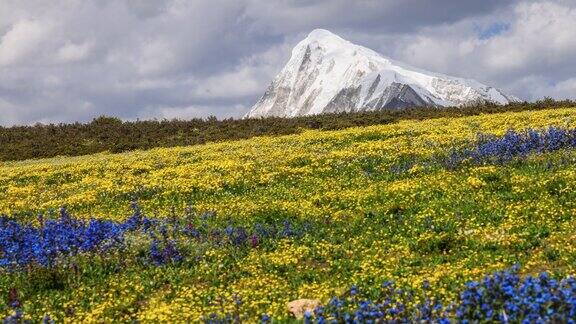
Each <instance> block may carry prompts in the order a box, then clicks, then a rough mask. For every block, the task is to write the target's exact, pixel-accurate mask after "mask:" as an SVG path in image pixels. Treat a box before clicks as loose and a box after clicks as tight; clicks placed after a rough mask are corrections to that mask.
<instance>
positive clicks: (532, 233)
mask: <svg viewBox="0 0 576 324" xmlns="http://www.w3.org/2000/svg"><path fill="white" fill-rule="evenodd" d="M550 126H554V127H555V128H552V129H549V128H548V127H550ZM575 128H576V109H575V108H557V109H549V110H537V111H521V112H506V113H496V114H486V115H478V116H468V117H452V118H436V119H428V120H421V121H418V120H401V121H398V122H396V123H391V124H386V125H376V126H368V127H357V128H348V129H344V130H335V131H320V130H306V131H303V132H302V133H300V134H294V135H287V136H277V137H257V138H252V139H248V140H238V141H230V142H220V143H210V144H205V145H198V146H189V147H175V148H157V149H152V150H147V151H134V152H129V153H121V154H110V153H100V154H94V155H89V156H81V157H61V158H50V159H42V160H29V161H21V162H4V163H2V164H0V194H1V198H0V213H4V214H6V215H9V217H8V218H9V219H10V220H14V221H16V222H17V223H18V224H22V225H21V226H26V224H27V225H30V226H33V227H34V228H43V227H44V226H46V227H47V228H48V227H49V226H52V225H50V224H49V223H47V220H49V219H57V218H59V217H61V219H60V221H61V222H63V223H62V224H63V225H62V224H60V223H59V224H60V225H61V226H63V228H68V227H70V228H72V229H73V228H76V227H74V226H77V227H78V226H84V225H71V224H76V223H73V221H72V220H71V219H69V217H68V216H67V215H68V213H71V214H72V215H73V216H74V217H76V218H79V219H84V220H88V219H90V217H96V218H97V219H99V220H111V221H114V222H126V221H127V219H128V220H130V221H131V222H132V220H136V221H134V222H135V223H130V224H136V225H130V226H124V225H122V226H124V227H122V226H120V227H118V228H120V229H121V230H120V229H119V230H118V231H120V232H122V235H123V236H122V239H119V240H118V242H116V241H114V239H113V237H111V236H110V237H109V236H106V237H105V238H103V239H102V240H101V241H102V244H103V245H97V244H94V245H90V248H82V249H78V250H76V249H75V248H72V249H69V248H66V249H64V250H62V251H60V252H58V253H54V254H49V256H48V259H46V260H45V259H42V260H43V261H42V262H40V261H38V260H39V259H38V258H39V257H31V256H22V255H20V254H17V253H16V252H10V251H8V248H6V247H4V249H5V250H4V252H2V251H1V247H0V260H2V258H4V260H8V259H9V258H10V257H14V259H12V261H5V262H4V264H2V263H1V262H0V266H3V267H2V268H0V274H1V276H0V296H12V297H14V298H16V300H17V301H18V303H20V306H19V308H21V309H22V310H23V311H24V314H25V316H29V317H30V318H36V319H38V318H42V317H43V316H44V315H45V314H50V316H51V318H56V319H59V320H62V319H64V318H66V319H68V320H71V321H88V320H94V321H108V320H112V319H116V320H125V321H128V320H135V319H138V320H144V321H147V320H148V321H158V320H160V321H162V320H164V321H167V320H180V321H181V320H184V319H187V320H199V319H202V318H204V319H209V318H210V316H211V314H213V315H212V316H214V318H223V319H224V318H225V316H226V314H228V315H229V316H232V317H240V318H242V319H244V320H248V321H255V320H259V319H261V317H262V314H266V316H271V317H272V318H275V319H286V318H287V317H288V314H287V311H286V307H285V304H286V302H288V301H290V300H294V299H298V298H317V299H320V300H321V301H322V302H323V303H324V304H326V303H328V301H329V300H330V297H331V296H340V297H343V298H344V297H346V296H347V298H352V299H353V300H356V299H354V298H357V297H354V296H356V293H355V289H358V290H359V291H360V292H361V294H362V296H363V297H362V298H367V299H377V298H379V296H381V295H380V294H381V293H382V289H383V288H382V287H381V284H382V283H383V282H388V281H390V280H392V281H394V282H395V285H396V286H397V287H399V288H402V289H404V290H407V291H414V292H415V293H414V294H415V295H414V296H412V297H410V298H412V299H410V300H411V301H410V302H407V303H406V304H405V305H406V307H407V308H408V309H412V308H410V307H416V306H415V305H417V304H418V302H421V301H423V300H426V298H432V297H433V299H434V300H443V301H444V304H445V305H447V304H449V303H450V302H455V301H457V300H458V298H459V297H458V293H459V292H460V291H461V289H462V287H464V283H465V282H467V281H469V280H478V279H481V278H482V277H483V276H484V275H486V274H489V273H491V272H493V271H496V270H503V269H506V268H509V267H510V266H512V265H514V264H519V265H520V273H521V274H522V275H525V274H533V273H537V272H539V271H542V270H546V271H548V272H549V273H550V274H551V275H552V276H554V277H557V278H561V277H564V276H565V275H567V274H574V273H575V270H576V219H575V215H576V151H575V150H574V147H573V145H574V143H576V141H574V140H573V139H572V137H570V136H574V134H576V132H574V129H575ZM528 129H532V130H533V131H532V132H530V133H527V132H526V130H528ZM511 130H513V131H514V132H511ZM570 132H572V133H570ZM479 134H480V135H479ZM571 134H572V135H571ZM562 136H564V137H562ZM575 146H576V145H575ZM131 202H137V205H138V207H136V206H135V205H133V206H132V208H133V209H132V210H131V209H130V208H131V207H130V205H131ZM61 206H66V210H61V211H58V208H60V207H61ZM39 213H40V214H42V217H39V216H38V214H39ZM142 213H143V214H142ZM131 215H132V218H128V217H129V216H131ZM144 217H147V218H144ZM8 218H5V221H4V222H7V221H8ZM142 219H146V221H143V220H142ZM114 222H111V223H109V224H108V223H107V224H108V225H106V226H109V227H107V228H111V229H115V228H116V227H114V226H116V225H114V224H117V223H114ZM0 224H2V222H1V221H0ZM4 224H7V223H4ZM110 224H112V225H110ZM60 225H59V226H60ZM3 226H4V228H8V225H3ZM10 226H12V227H11V231H12V232H10V233H14V232H15V230H14V228H15V227H14V226H16V225H10ZM67 226H68V227H67ZM94 226H96V225H94ZM98 226H100V225H98ZM102 226H104V225H102ZM0 228H2V226H0ZM95 228H96V227H95ZM30 231H32V230H28V232H27V233H28V234H26V235H32V234H30V233H31V232H30ZM54 231H57V229H56V227H54ZM5 233H8V232H7V230H6V231H5ZM18 233H20V232H18ZM5 235H8V234H5ZM10 235H13V236H14V235H16V234H10ZM18 235H20V234H18ZM22 235H24V234H22ZM42 235H47V234H42ZM42 235H41V237H44V239H45V236H42ZM66 235H72V234H66ZM74 235H85V234H74ZM91 235H92V234H91ZM94 235H96V234H94ZM99 235H100V236H102V235H104V234H99ZM100 236H99V237H100ZM7 237H8V236H7ZM58 237H60V236H58ZM15 242H19V241H18V240H17V239H15ZM43 242H45V241H43ZM81 242H84V241H81ZM84 243H85V242H84ZM84 243H82V244H84ZM112 243H113V244H112ZM15 244H16V243H15ZM18 244H21V243H18ZM22 244H23V243H22ZM45 244H48V243H45ZM49 244H67V245H66V246H74V244H80V243H70V242H65V243H62V242H60V241H58V242H57V243H49ZM16 245H17V244H16ZM46 246H47V245H46ZM59 246H60V245H59ZM102 246H106V247H105V248H103V247H102ZM35 248H36V247H30V251H34V249H35ZM13 250H14V251H15V248H13ZM22 251H24V249H23V250H22ZM10 253H12V254H10ZM18 253H20V252H18ZM23 253H24V252H22V254H23ZM30 253H32V252H30ZM34 258H36V259H34ZM423 282H424V283H426V286H430V288H426V289H428V290H425V291H423V290H422V289H423V288H422V284H423ZM352 286H354V288H353V289H354V293H352V291H351V290H350V287H352ZM429 294H432V295H433V296H432V297H431V296H429ZM12 297H11V299H10V298H9V300H12V301H13V300H14V298H12ZM406 298H407V297H406ZM502 307H503V306H502ZM414 309H416V308H414ZM418 309H419V308H418ZM12 312H13V310H12V308H11V307H10V305H2V304H0V318H1V317H2V316H1V314H5V315H6V316H7V315H9V314H11V313H12ZM446 314H448V315H446V316H448V317H449V318H456V317H457V316H458V314H457V313H456V312H455V311H450V310H446ZM387 316H388V315H387ZM390 316H395V315H394V314H392V315H390ZM389 318H392V317H389Z"/></svg>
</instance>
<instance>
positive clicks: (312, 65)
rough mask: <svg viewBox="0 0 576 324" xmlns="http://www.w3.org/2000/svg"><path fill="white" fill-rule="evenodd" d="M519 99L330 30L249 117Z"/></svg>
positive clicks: (295, 60) (298, 55) (316, 35)
mask: <svg viewBox="0 0 576 324" xmlns="http://www.w3.org/2000/svg"><path fill="white" fill-rule="evenodd" d="M515 100H517V99H516V98H514V97H512V96H508V95H505V94H503V93H502V92H501V91H500V90H498V89H495V88H493V87H489V86H486V85H484V84H481V83H479V82H477V81H474V80H466V79H461V78H455V77H450V76H446V75H442V74H437V73H432V72H427V71H424V70H420V69H416V68H412V67H409V66H407V65H404V64H402V63H400V62H396V61H393V60H391V59H388V58H386V57H384V56H382V55H381V54H379V53H377V52H375V51H373V50H371V49H368V48H366V47H362V46H359V45H355V44H353V43H351V42H349V41H347V40H345V39H343V38H341V37H340V36H338V35H335V34H333V33H331V32H330V31H327V30H324V29H315V30H313V31H312V32H311V33H310V34H308V36H307V37H306V38H305V39H304V40H302V41H301V42H300V43H298V45H296V47H294V49H293V50H292V56H291V58H290V60H289V61H288V63H287V64H286V66H285V67H284V68H283V69H282V71H281V72H280V74H279V75H278V76H277V77H276V78H275V79H274V80H273V81H272V83H271V84H270V86H269V87H268V90H267V91H266V93H265V94H264V95H263V96H262V98H260V100H259V101H258V102H257V103H256V104H255V105H254V107H252V109H251V111H250V112H249V113H248V115H247V116H248V117H260V116H283V117H293V116H300V115H310V114H319V113H324V112H343V111H348V112H349V111H364V110H382V109H402V108H406V107H412V106H429V107H437V106H463V105H470V104H474V103H478V102H494V103H498V104H506V103H508V102H510V101H515Z"/></svg>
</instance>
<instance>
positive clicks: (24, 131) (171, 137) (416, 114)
mask: <svg viewBox="0 0 576 324" xmlns="http://www.w3.org/2000/svg"><path fill="white" fill-rule="evenodd" d="M575 106H576V103H575V102H573V101H568V100H567V101H554V100H551V99H546V100H541V101H538V102H534V103H527V102H524V103H512V104H509V105H506V106H498V105H490V104H485V105H479V106H473V107H450V108H422V107H415V108H410V109H405V110H394V111H375V112H355V113H339V114H322V115H316V116H303V117H296V118H279V117H269V118H261V119H224V120H217V119H216V118H214V117H210V118H208V119H192V120H188V121H184V120H161V121H158V120H149V121H135V122H123V121H121V120H119V119H117V118H111V117H99V118H96V119H94V120H93V121H92V122H90V123H87V124H82V123H74V124H57V125H55V124H50V125H42V124H38V125H35V126H15V127H0V160H1V161H11V160H25V159H34V158H45V157H53V156H59V155H63V156H76V155H85V154H93V153H97V152H103V151H110V152H124V151H129V150H135V149H150V148H154V147H174V146H187V145H195V144H203V143H206V142H217V141H224V140H235V139H246V138H251V137H254V136H261V135H286V134H295V133H299V132H301V131H302V130H303V129H323V130H336V129H343V128H348V127H354V126H369V125H377V124H388V123H392V122H395V121H398V120H401V119H417V120H420V119H428V118H440V117H461V116H472V115H479V114H484V113H498V112H506V111H525V110H540V109H553V108H566V107H575Z"/></svg>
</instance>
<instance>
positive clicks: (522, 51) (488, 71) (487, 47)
mask: <svg viewBox="0 0 576 324" xmlns="http://www.w3.org/2000/svg"><path fill="white" fill-rule="evenodd" d="M494 20H503V21H504V22H507V23H508V24H509V25H508V26H509V27H508V28H507V29H506V30H505V31H504V32H502V33H501V34H497V35H494V36H493V37H490V38H488V39H480V38H479V37H478V36H477V35H476V32H475V29H477V26H478V24H479V23H480V24H486V25H489V24H491V23H493V22H494ZM575 21H576V9H575V8H574V7H573V6H570V5H568V4H567V3H563V2H553V1H538V2H534V1H528V2H523V3H518V4H517V5H516V6H515V7H513V8H512V9H511V10H510V11H508V12H504V13H500V15H496V16H492V17H485V18H484V19H468V20H464V21H461V22H458V23H456V24H451V25H445V26H440V27H435V28H429V29H426V30H425V31H424V32H423V33H422V34H421V35H406V36H404V37H403V38H402V41H401V43H400V44H399V46H397V47H396V49H395V50H394V52H393V55H394V56H396V57H397V58H399V59H404V60H407V61H408V62H410V63H411V64H413V65H417V66H421V67H424V68H428V69H432V70H436V71H441V72H444V73H447V74H455V75H459V76H464V77H471V78H477V79H480V80H481V81H485V82H487V83H493V84H494V83H496V84H497V85H498V86H500V87H502V88H504V89H513V90H515V91H517V92H518V93H517V95H519V96H521V97H523V98H525V99H536V98H540V97H541V96H542V94H540V93H538V91H534V88H533V86H534V85H533V84H532V82H528V83H527V82H525V80H528V79H529V80H541V81H542V82H543V83H542V84H541V87H542V86H544V85H546V84H547V83H550V82H552V81H553V82H562V81H563V80H564V79H565V78H568V77H570V76H573V75H576V65H574V64H573V63H571V62H572V61H573V59H574V57H576V28H574V22H575ZM523 84H525V85H526V86H522V85H523ZM527 84H531V85H530V86H527ZM549 95H550V96H557V97H558V98H576V93H573V94H570V93H567V92H554V91H553V92H552V93H550V94H549Z"/></svg>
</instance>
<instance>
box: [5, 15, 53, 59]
mask: <svg viewBox="0 0 576 324" xmlns="http://www.w3.org/2000/svg"><path fill="white" fill-rule="evenodd" d="M50 29H51V25H50V24H48V23H41V22H39V21H34V20H21V21H19V22H17V23H15V24H14V25H13V26H12V27H11V28H10V30H8V32H7V33H6V34H4V35H3V36H2V38H1V39H0V66H7V65H14V64H18V63H20V62H22V61H24V60H26V59H27V58H28V57H29V56H30V55H32V54H33V53H34V52H36V51H38V50H40V46H41V45H42V42H43V41H44V40H45V37H46V36H47V35H48V34H49V31H50Z"/></svg>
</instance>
